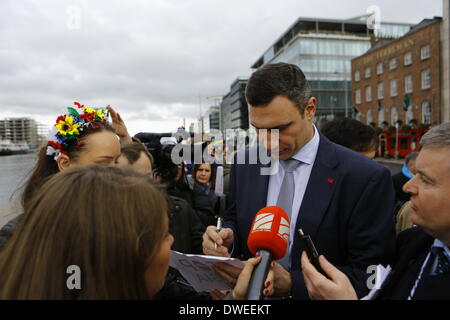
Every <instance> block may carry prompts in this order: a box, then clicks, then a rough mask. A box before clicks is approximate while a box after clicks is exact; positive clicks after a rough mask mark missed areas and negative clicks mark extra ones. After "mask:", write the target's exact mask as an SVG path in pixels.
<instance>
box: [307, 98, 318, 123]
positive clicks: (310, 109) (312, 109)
mask: <svg viewBox="0 0 450 320" xmlns="http://www.w3.org/2000/svg"><path fill="white" fill-rule="evenodd" d="M316 105H317V99H316V98H314V97H311V98H309V100H308V103H307V104H306V108H305V116H306V119H307V120H309V121H312V119H313V118H314V116H315V115H316Z"/></svg>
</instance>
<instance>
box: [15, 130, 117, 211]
mask: <svg viewBox="0 0 450 320" xmlns="http://www.w3.org/2000/svg"><path fill="white" fill-rule="evenodd" d="M95 124H96V126H97V128H96V129H94V128H93V127H87V128H85V129H84V130H83V131H82V132H81V134H80V136H79V137H78V141H79V142H83V141H84V140H85V139H86V137H87V136H89V135H90V134H92V133H96V132H101V131H105V130H106V131H111V132H115V130H114V128H113V127H112V126H111V125H110V124H108V123H100V122H98V123H97V122H96V123H95ZM47 147H48V143H45V145H43V146H42V147H41V149H39V152H38V153H37V161H36V164H35V166H34V168H33V169H32V171H31V173H30V177H29V178H28V180H27V181H26V182H25V184H24V185H23V187H22V188H23V192H22V197H21V204H22V206H23V208H24V211H25V212H26V211H27V209H26V208H27V201H28V200H29V199H31V198H32V197H33V194H34V192H35V191H36V190H37V189H39V187H40V186H42V185H43V184H44V182H45V181H46V179H47V178H48V177H51V176H52V175H54V174H55V173H57V172H59V169H58V164H57V162H56V161H55V160H54V159H53V156H48V155H47ZM85 149H86V146H77V145H76V144H72V145H70V146H69V147H68V149H67V155H68V156H69V157H70V159H72V160H76V159H77V157H78V156H79V154H80V152H82V151H84V150H85Z"/></svg>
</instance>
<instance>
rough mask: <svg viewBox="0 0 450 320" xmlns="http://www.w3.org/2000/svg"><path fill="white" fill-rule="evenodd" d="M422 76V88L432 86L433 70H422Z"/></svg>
mask: <svg viewBox="0 0 450 320" xmlns="http://www.w3.org/2000/svg"><path fill="white" fill-rule="evenodd" d="M421 76H422V90H426V89H430V88H431V70H430V69H425V70H422V73H421Z"/></svg>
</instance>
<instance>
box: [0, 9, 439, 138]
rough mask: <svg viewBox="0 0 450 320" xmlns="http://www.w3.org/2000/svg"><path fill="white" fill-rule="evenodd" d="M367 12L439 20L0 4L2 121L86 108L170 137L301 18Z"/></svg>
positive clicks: (419, 12) (425, 13)
mask: <svg viewBox="0 0 450 320" xmlns="http://www.w3.org/2000/svg"><path fill="white" fill-rule="evenodd" d="M412 2H414V5H413V4H412ZM371 4H379V5H380V7H381V9H382V17H383V19H386V20H390V21H409V22H419V21H420V20H421V18H425V17H431V16H433V15H439V14H440V12H441V10H442V7H441V4H440V1H438V0H434V1H431V2H426V3H425V2H423V1H418V0H416V1H403V0H402V1H390V2H388V1H385V0H380V1H367V0H347V1H343V2H341V3H340V4H339V6H338V5H337V4H336V1H335V0H322V1H315V2H307V1H298V0H284V1H276V2H275V1H269V0H246V1H238V0H228V1H225V0H182V1H181V0H150V1H145V0H134V1H126V2H125V1H118V0H114V1H106V0H96V1H87V0H79V1H77V0H73V1H50V0H39V1H37V0H35V1H32V0H28V1H14V0H3V1H1V2H0V12H2V13H3V14H2V19H1V20H0V118H2V117H3V116H4V115H6V114H17V115H23V114H26V115H31V116H33V115H38V114H41V115H48V116H51V115H55V116H56V115H58V114H60V113H61V112H63V111H64V108H65V107H67V106H70V105H71V104H72V103H73V101H80V102H82V103H84V104H87V105H93V106H105V105H107V104H111V105H113V106H114V107H115V108H117V109H118V110H119V111H120V112H121V113H122V114H123V117H124V118H125V120H127V122H128V123H129V124H130V127H135V128H137V129H136V130H138V128H140V127H145V125H143V121H149V123H150V122H151V123H152V127H153V128H155V130H156V129H157V130H160V131H168V130H174V129H176V126H178V125H180V124H181V123H182V121H183V118H186V119H187V125H189V123H190V122H191V121H194V119H195V118H196V117H197V116H198V113H199V104H201V105H202V109H203V110H206V107H207V106H208V105H211V104H213V101H211V100H207V99H206V98H205V97H208V96H216V95H222V94H226V93H227V92H228V90H229V86H230V84H231V83H232V82H233V81H234V80H235V79H236V78H237V77H238V76H248V75H250V73H251V69H250V66H251V65H252V64H253V63H254V62H255V61H256V59H258V58H259V57H260V56H261V55H262V54H263V52H264V51H265V50H266V49H267V48H268V47H269V46H270V45H272V44H273V43H274V42H275V40H276V39H277V38H278V37H279V36H280V35H281V33H283V32H284V31H285V30H286V29H287V28H288V27H289V26H290V25H291V24H292V23H293V22H294V21H295V20H296V19H297V18H298V17H299V16H315V17H317V16H319V17H325V18H331V17H334V18H349V17H352V16H356V15H360V14H364V13H365V11H366V8H367V7H368V6H369V5H371ZM405 5H408V6H407V7H405ZM399 9H401V10H399ZM412 19H414V21H411V20H412ZM199 96H200V100H201V101H199ZM130 131H131V130H130Z"/></svg>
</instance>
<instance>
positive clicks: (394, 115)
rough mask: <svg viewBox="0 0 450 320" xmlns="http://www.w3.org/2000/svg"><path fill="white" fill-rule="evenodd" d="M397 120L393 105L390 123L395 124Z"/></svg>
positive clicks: (395, 109)
mask: <svg viewBox="0 0 450 320" xmlns="http://www.w3.org/2000/svg"><path fill="white" fill-rule="evenodd" d="M397 121H398V111H397V107H395V106H393V107H392V108H391V123H392V125H395V124H396V123H397Z"/></svg>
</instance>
